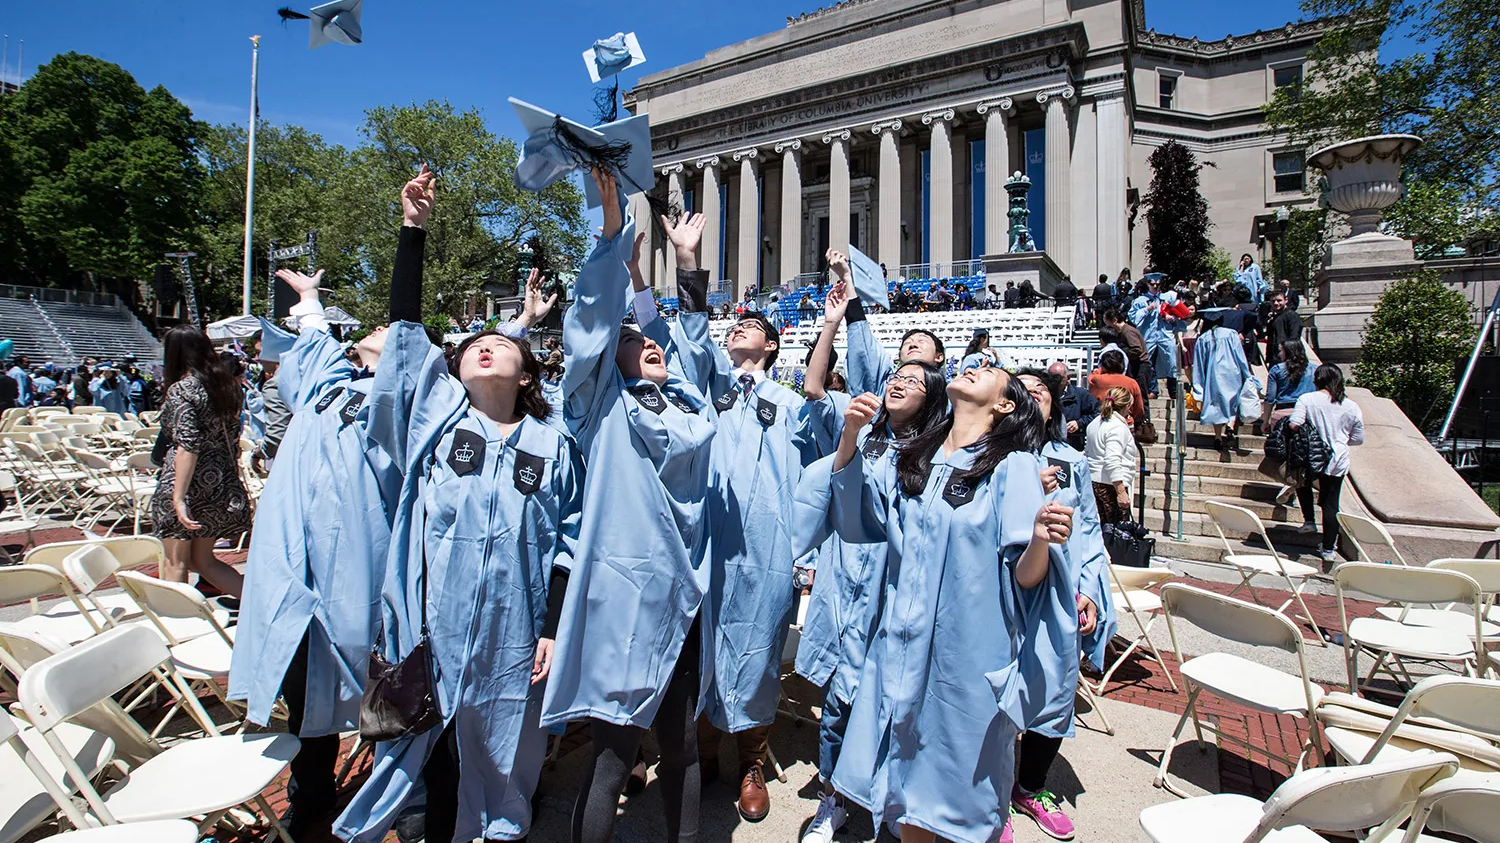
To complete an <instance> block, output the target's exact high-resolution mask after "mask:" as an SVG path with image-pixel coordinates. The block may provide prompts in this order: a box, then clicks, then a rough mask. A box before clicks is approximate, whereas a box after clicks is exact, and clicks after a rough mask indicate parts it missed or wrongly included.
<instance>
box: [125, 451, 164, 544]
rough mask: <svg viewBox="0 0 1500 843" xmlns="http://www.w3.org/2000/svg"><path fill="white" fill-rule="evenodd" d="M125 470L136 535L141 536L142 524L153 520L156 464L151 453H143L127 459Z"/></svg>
mask: <svg viewBox="0 0 1500 843" xmlns="http://www.w3.org/2000/svg"><path fill="white" fill-rule="evenodd" d="M125 469H126V471H125V481H126V482H127V483H129V484H130V504H131V511H132V514H133V517H134V518H135V533H136V534H137V535H139V534H140V532H141V524H142V522H149V521H150V520H151V498H152V496H153V495H155V494H156V477H157V468H156V463H153V462H152V461H151V452H150V451H141V452H139V453H135V454H131V455H129V456H127V457H126V458H125Z"/></svg>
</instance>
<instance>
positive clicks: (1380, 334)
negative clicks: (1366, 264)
mask: <svg viewBox="0 0 1500 843" xmlns="http://www.w3.org/2000/svg"><path fill="white" fill-rule="evenodd" d="M1474 333H1475V327H1474V323H1473V320H1472V319H1471V316H1470V307H1469V301H1468V299H1466V298H1464V296H1463V294H1462V293H1460V292H1458V291H1457V290H1450V289H1448V287H1447V286H1445V285H1444V284H1443V280H1442V274H1441V273H1438V272H1434V271H1429V272H1424V273H1422V274H1420V275H1418V276H1417V277H1415V278H1409V279H1406V280H1403V281H1398V282H1396V283H1395V284H1392V285H1391V286H1390V287H1388V288H1386V291H1385V292H1384V293H1382V294H1381V296H1380V301H1379V303H1377V304H1376V306H1375V313H1374V314H1373V315H1372V316H1371V317H1370V321H1369V323H1368V324H1367V325H1366V328H1365V341H1364V347H1363V348H1362V349H1361V351H1360V359H1359V362H1358V363H1356V364H1355V365H1354V380H1355V382H1356V383H1357V384H1358V385H1359V386H1362V387H1365V388H1366V389H1368V390H1370V391H1371V392H1373V393H1375V394H1376V395H1380V396H1384V397H1386V398H1390V399H1391V400H1393V401H1395V402H1396V404H1398V405H1399V406H1400V407H1401V409H1402V411H1404V412H1405V413H1406V415H1407V416H1408V417H1410V418H1411V419H1412V420H1413V421H1414V422H1416V424H1417V426H1418V427H1422V428H1424V429H1425V428H1429V427H1431V426H1433V425H1434V424H1436V423H1437V422H1438V421H1439V420H1440V419H1441V418H1442V412H1441V411H1442V409H1443V408H1444V407H1446V405H1447V404H1448V402H1450V401H1452V400H1453V391H1454V389H1455V384H1456V374H1457V371H1458V366H1459V364H1460V363H1461V362H1462V361H1463V360H1464V358H1465V357H1466V356H1467V355H1468V354H1469V352H1470V350H1471V349H1472V346H1473V343H1474Z"/></svg>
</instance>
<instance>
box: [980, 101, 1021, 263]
mask: <svg viewBox="0 0 1500 843" xmlns="http://www.w3.org/2000/svg"><path fill="white" fill-rule="evenodd" d="M1014 106H1015V103H1014V102H1012V101H1011V99H1010V97H1004V98H1001V99H999V100H996V101H995V102H982V103H980V104H979V114H980V116H981V117H983V118H984V252H985V254H987V255H999V254H1004V253H1005V252H1006V251H1007V250H1008V249H1009V248H1010V238H1009V236H1008V235H1007V231H1008V229H1009V227H1010V225H1009V223H1010V220H1009V218H1007V217H1006V215H1005V214H1006V211H1007V210H1008V209H1009V207H1010V203H1009V200H1007V199H1006V193H1005V179H1006V177H1007V176H1008V175H1010V173H1009V172H1008V170H1009V169H1010V138H1009V137H1008V136H1007V135H1006V129H1007V128H1008V127H1007V126H1006V123H1007V122H1008V118H1009V116H1010V110H1011V108H1013V107H1014Z"/></svg>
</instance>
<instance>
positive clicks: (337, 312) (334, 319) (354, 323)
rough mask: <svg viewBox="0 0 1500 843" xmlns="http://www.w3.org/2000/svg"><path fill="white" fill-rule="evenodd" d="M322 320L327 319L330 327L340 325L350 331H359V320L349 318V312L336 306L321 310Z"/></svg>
mask: <svg viewBox="0 0 1500 843" xmlns="http://www.w3.org/2000/svg"><path fill="white" fill-rule="evenodd" d="M323 318H324V319H327V320H328V324H330V325H340V326H342V327H344V328H347V329H349V330H351V331H357V330H359V320H358V319H355V318H354V317H353V316H350V315H349V311H347V310H345V309H343V308H342V307H339V306H338V305H336V304H334V305H329V306H328V307H325V308H323Z"/></svg>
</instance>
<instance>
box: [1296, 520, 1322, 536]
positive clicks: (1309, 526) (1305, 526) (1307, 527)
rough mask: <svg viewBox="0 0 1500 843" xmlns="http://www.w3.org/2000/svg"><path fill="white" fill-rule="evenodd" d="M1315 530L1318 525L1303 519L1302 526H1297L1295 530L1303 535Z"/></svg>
mask: <svg viewBox="0 0 1500 843" xmlns="http://www.w3.org/2000/svg"><path fill="white" fill-rule="evenodd" d="M1317 531H1318V525H1317V524H1314V523H1313V522H1311V521H1303V522H1302V526H1301V527H1298V528H1297V532H1299V533H1301V534H1303V535H1307V534H1308V533H1316V532H1317Z"/></svg>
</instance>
